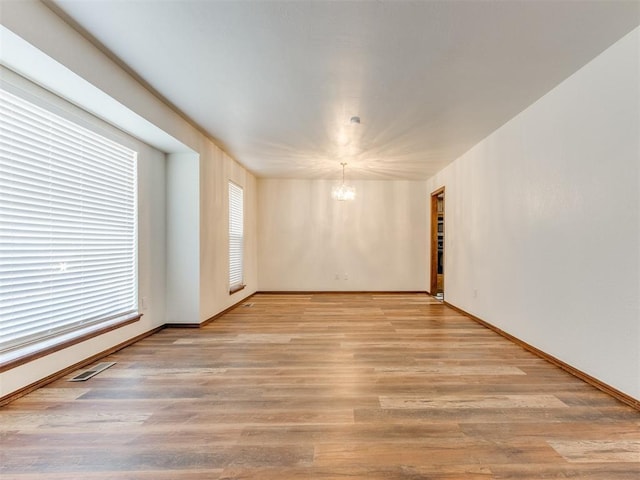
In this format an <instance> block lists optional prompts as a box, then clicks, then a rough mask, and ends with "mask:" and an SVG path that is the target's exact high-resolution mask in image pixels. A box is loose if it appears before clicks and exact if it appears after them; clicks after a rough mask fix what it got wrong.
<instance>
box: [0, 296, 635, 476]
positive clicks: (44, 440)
mask: <svg viewBox="0 0 640 480" xmlns="http://www.w3.org/2000/svg"><path fill="white" fill-rule="evenodd" d="M248 303H249V304H251V306H239V307H237V308H235V309H234V310H232V311H230V312H228V313H227V314H225V315H224V316H222V317H221V318H219V319H217V320H216V321H215V322H213V323H211V324H209V325H208V326H206V327H205V328H202V329H199V330H192V329H165V330H163V331H161V332H159V333H157V334H155V335H153V336H152V337H149V338H146V339H144V340H142V341H140V342H138V343H137V344H135V345H133V346H130V347H128V348H126V349H124V350H122V351H120V352H117V353H116V354H113V355H110V356H109V357H107V358H106V359H104V361H114V362H117V364H116V365H114V366H113V367H111V368H110V369H108V370H105V371H104V372H102V373H100V374H99V375H97V376H96V377H94V378H92V379H91V380H89V381H87V382H83V383H71V382H68V381H66V380H68V378H70V377H72V376H73V375H75V373H77V372H74V374H70V375H69V376H68V377H66V378H65V379H62V380H59V381H57V382H54V383H52V384H50V385H48V386H47V387H45V388H42V389H40V390H38V391H36V392H33V393H32V394H30V395H28V396H26V397H23V398H21V399H19V400H17V401H15V402H13V403H12V404H10V405H7V406H5V407H3V408H0V445H1V447H2V448H1V449H0V478H2V479H3V480H9V479H16V480H18V479H24V480H29V479H31V480H36V479H37V480H43V479H65V480H70V479H83V480H84V479H96V480H105V479H118V480H119V479H140V480H144V479H154V480H155V479H157V480H163V479H172V480H174V479H175V480H192V479H213V480H222V479H225V480H231V479H236V480H239V479H257V480H272V479H278V480H289V479H290V480H302V479H305V480H308V479H318V480H338V479H341V480H344V479H367V480H382V479H384V480H396V479H397V480H408V479H411V480H418V479H430V480H454V479H455V480H460V479H469V480H477V479H483V480H487V479H505V480H508V479H519V480H523V479H542V478H545V479H549V478H550V479H561V478H563V479H564V478H574V479H587V480H631V479H633V480H638V478H640V413H639V412H637V411H636V410H633V409H632V408H630V407H628V406H625V405H623V404H622V403H620V402H618V401H617V400H615V399H613V398H612V397H609V396H608V395H606V394H604V393H602V392H600V391H598V390H596V389H594V388H593V387H591V386H589V385H587V384H585V383H583V382H582V381H580V380H578V379H576V378H574V377H572V376H571V375H569V374H567V373H566V372H564V371H562V370H560V369H558V368H556V367H554V366H552V365H551V364H549V363H547V362H545V361H544V360H541V359H539V358H537V357H535V356H533V355H532V354H530V353H529V352H527V351H525V350H524V349H522V348H521V347H519V346H517V345H515V344H513V343H511V342H509V341H508V340H505V339H504V338H502V337H500V336H498V335H497V334H495V333H494V332H492V331H490V330H488V329H486V328H484V327H482V326H480V325H478V324H476V323H475V322H473V321H472V320H470V319H468V318H466V317H465V316H464V315H462V314H459V313H457V312H455V311H453V310H451V309H449V308H447V307H446V306H444V305H443V304H441V303H439V302H437V301H435V300H434V299H432V298H431V297H428V296H426V295H421V294H297V295H296V294H258V295H255V296H253V297H252V298H251V299H250V300H249V301H248Z"/></svg>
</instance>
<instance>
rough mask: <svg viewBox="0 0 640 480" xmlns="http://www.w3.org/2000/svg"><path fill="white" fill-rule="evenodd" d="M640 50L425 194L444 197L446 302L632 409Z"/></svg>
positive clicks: (600, 62) (639, 350) (638, 305)
mask: <svg viewBox="0 0 640 480" xmlns="http://www.w3.org/2000/svg"><path fill="white" fill-rule="evenodd" d="M639 45H640V33H639V30H638V29H636V30H635V31H634V32H632V33H631V34H630V35H628V36H626V37H625V38H623V39H622V40H621V41H619V42H618V43H617V44H615V45H614V46H612V47H611V48H610V49H608V50H607V51H605V52H604V53H603V54H601V55H600V56H599V57H597V58H596V59H594V60H593V61H592V62H591V63H589V64H588V65H586V66H585V67H584V68H582V69H581V70H579V71H578V72H576V73H575V74H574V75H572V76H571V77H570V78H568V79H567V80H566V81H565V82H563V83H561V84H560V85H559V86H558V87H556V88H555V89H554V90H552V91H551V92H550V93H548V94H547V95H545V96H544V97H543V98H541V99H540V100H539V101H538V102H536V103H535V104H533V105H532V106H530V107H529V108H528V109H526V110H525V111H523V112H522V113H521V114H519V115H518V116H517V117H515V118H514V119H513V120H511V121H510V122H508V123H507V124H506V125H504V126H503V127H502V128H500V129H499V130H497V131H496V132H494V133H493V134H492V135H490V136H489V137H488V138H486V139H485V140H484V141H482V142H481V143H479V144H478V145H476V146H475V147H474V148H473V149H472V150H470V151H469V152H468V153H466V154H465V155H463V156H462V157H461V158H459V159H458V160H457V161H455V162H454V163H453V164H451V165H450V166H449V167H447V168H445V169H444V170H443V171H442V172H440V173H439V174H438V175H436V177H434V178H433V179H431V180H430V182H429V190H430V191H431V190H434V189H435V188H437V187H440V186H442V185H445V186H446V202H445V208H446V214H445V232H446V233H445V237H446V240H445V242H446V243H445V299H446V300H447V301H448V302H450V303H452V304H454V305H456V306H458V307H460V308H462V309H464V310H466V311H468V312H470V313H472V314H474V315H476V316H478V317H480V318H482V319H484V320H486V321H488V322H489V323H492V324H493V325H496V326H498V327H499V328H501V329H503V330H505V331H506V332H508V333H510V334H512V335H514V336H516V337H518V338H520V339H522V340H524V341H525V342H527V343H529V344H531V345H533V346H535V347H537V348H539V349H541V350H543V351H545V352H547V353H549V354H551V355H553V356H555V357H557V358H559V359H561V360H563V361H564V362H566V363H568V364H570V365H572V366H574V367H576V368H578V369H579V370H582V371H583V372H586V373H588V374H590V375H592V376H594V377H596V378H598V379H599V380H601V381H603V382H605V383H607V384H609V385H611V386H613V387H615V388H617V389H619V390H621V391H622V392H624V393H627V394H629V395H631V396H633V397H634V398H637V399H640V281H639V271H640V234H639V228H640V197H639V191H640V120H639V112H640V93H639V92H640V75H639V69H640V57H639ZM474 292H477V293H476V295H474Z"/></svg>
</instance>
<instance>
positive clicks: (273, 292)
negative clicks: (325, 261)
mask: <svg viewBox="0 0 640 480" xmlns="http://www.w3.org/2000/svg"><path fill="white" fill-rule="evenodd" d="M258 293H260V294H264V295H319V294H322V293H331V294H334V295H335V294H365V293H366V294H373V295H376V294H408V293H421V294H426V295H429V293H428V292H427V291H426V290H259V291H257V292H256V293H255V294H258ZM255 294H254V295H255Z"/></svg>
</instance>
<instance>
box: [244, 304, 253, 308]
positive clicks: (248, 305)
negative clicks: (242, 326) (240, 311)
mask: <svg viewBox="0 0 640 480" xmlns="http://www.w3.org/2000/svg"><path fill="white" fill-rule="evenodd" d="M242 306H243V307H253V303H243V304H242Z"/></svg>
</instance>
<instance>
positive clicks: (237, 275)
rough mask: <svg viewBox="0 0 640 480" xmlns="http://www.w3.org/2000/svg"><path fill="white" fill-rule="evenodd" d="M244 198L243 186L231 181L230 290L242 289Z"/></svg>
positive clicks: (232, 291) (231, 291)
mask: <svg viewBox="0 0 640 480" xmlns="http://www.w3.org/2000/svg"><path fill="white" fill-rule="evenodd" d="M243 203H244V199H243V191H242V187H239V186H238V185H236V184H235V183H233V182H229V292H230V293H234V292H237V291H238V290H241V289H242V288H243V287H244V285H243V278H242V270H243V268H242V264H243V261H242V256H243V250H244V213H243V210H244V206H243Z"/></svg>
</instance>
